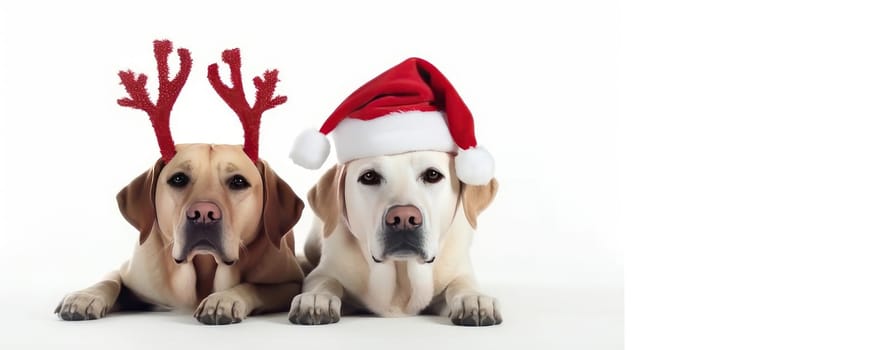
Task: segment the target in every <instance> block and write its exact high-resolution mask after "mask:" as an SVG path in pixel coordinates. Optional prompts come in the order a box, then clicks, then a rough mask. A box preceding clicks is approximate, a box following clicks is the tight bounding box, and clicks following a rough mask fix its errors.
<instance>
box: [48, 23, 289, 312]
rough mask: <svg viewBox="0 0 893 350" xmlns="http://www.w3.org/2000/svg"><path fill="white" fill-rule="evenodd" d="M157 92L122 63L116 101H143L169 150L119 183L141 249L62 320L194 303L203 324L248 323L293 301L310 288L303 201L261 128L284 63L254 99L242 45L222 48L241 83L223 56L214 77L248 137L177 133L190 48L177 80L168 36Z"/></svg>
mask: <svg viewBox="0 0 893 350" xmlns="http://www.w3.org/2000/svg"><path fill="white" fill-rule="evenodd" d="M154 48H155V50H154V52H155V60H156V62H157V67H158V79H159V82H158V90H159V92H158V96H157V100H156V102H152V101H151V100H150V98H149V93H148V91H147V90H146V83H147V80H148V77H147V76H146V75H145V74H140V75H139V76H137V75H136V74H135V73H134V72H133V71H121V72H119V73H118V75H119V77H120V78H121V84H122V85H124V87H125V89H126V90H127V93H128V94H129V97H126V98H121V99H119V100H118V104H119V105H121V106H124V107H131V108H134V109H139V110H143V111H145V112H146V113H147V114H148V115H149V119H150V120H151V121H152V126H153V129H155V136H156V139H157V141H158V146H159V150H160V151H161V158H160V159H159V160H158V161H156V162H155V165H154V166H153V167H152V168H150V169H149V170H148V171H146V172H145V173H143V174H142V175H140V176H138V177H136V179H134V180H133V181H132V182H131V183H130V184H129V185H128V186H126V187H124V189H122V190H121V191H120V192H119V193H118V208H119V209H120V211H121V215H123V216H124V218H125V219H127V221H128V222H129V223H130V224H131V225H133V227H134V228H136V229H137V230H139V232H140V236H139V243H138V244H137V246H136V248H135V249H134V252H133V256H132V258H131V259H130V260H129V261H127V262H125V263H124V264H123V265H122V266H121V268H119V269H118V270H117V271H115V272H112V273H111V274H110V275H109V276H107V277H106V278H105V279H103V280H102V281H100V282H99V283H96V284H94V285H93V286H91V287H89V288H87V289H84V290H81V291H77V292H74V293H71V294H69V295H67V296H65V297H64V298H63V299H62V301H61V302H60V303H59V305H58V306H57V307H56V311H55V312H56V314H58V315H59V317H60V318H62V319H63V320H70V321H77V320H85V319H86V320H92V319H97V318H101V317H103V316H105V315H106V314H107V313H108V312H110V311H114V310H128V309H147V308H153V307H156V306H157V307H163V308H168V309H193V310H195V311H194V313H193V316H194V317H195V318H196V319H198V320H199V321H200V322H202V323H204V324H217V325H219V324H231V323H239V322H241V321H242V320H243V319H245V317H247V316H248V315H249V314H252V313H261V312H272V311H285V310H286V309H287V308H288V307H289V300H290V299H291V298H292V297H293V296H294V295H295V294H297V293H299V292H300V291H301V280H302V279H303V277H304V273H303V271H302V270H301V268H300V266H299V264H300V263H299V261H298V260H297V258H296V256H295V253H294V251H295V248H294V234H293V233H292V231H291V228H292V227H293V226H294V225H295V223H297V222H298V220H299V219H300V218H301V212H302V211H303V209H304V202H303V201H301V199H300V198H298V196H297V195H295V193H294V191H292V189H291V187H289V186H288V184H287V183H285V182H284V181H283V180H282V179H281V178H279V176H278V175H276V173H275V172H273V170H272V169H270V166H269V165H268V164H267V163H266V162H264V161H263V160H261V159H259V158H258V136H259V135H258V134H259V130H260V120H261V117H262V115H263V113H264V111H266V110H268V109H271V108H274V107H276V106H278V105H280V104H282V103H284V102H285V101H286V100H287V98H286V97H285V96H275V95H274V92H275V90H276V83H277V82H278V80H279V78H278V73H279V72H278V70H275V69H274V70H267V71H266V72H264V74H263V78H261V77H260V76H258V77H255V78H254V79H253V82H254V86H255V87H256V88H257V94H256V99H255V103H254V105H253V106H251V105H249V104H248V101H247V100H246V98H245V91H244V88H243V86H242V77H241V74H242V73H241V62H242V60H241V54H240V51H239V49H229V50H225V51H223V54H222V55H221V56H222V58H223V61H224V62H225V63H227V64H228V65H229V66H230V73H231V74H230V77H231V87H228V86H226V85H225V84H224V83H223V81H222V80H221V78H220V73H219V66H218V65H217V64H216V63H214V64H211V65H209V66H208V81H209V82H210V83H211V86H212V87H213V88H214V90H215V91H216V92H217V94H218V95H220V97H221V98H223V100H224V101H225V102H226V103H227V105H229V106H230V108H232V109H233V111H234V112H236V115H237V116H238V117H239V120H240V121H241V123H242V128H243V130H244V131H245V143H244V146H243V145H213V144H180V145H175V144H174V142H173V139H172V138H171V133H170V113H171V109H172V108H173V106H174V102H176V99H177V96H178V95H179V93H180V91H181V90H182V88H183V86H184V84H185V83H186V79H187V77H188V76H189V72H190V71H191V69H192V58H191V54H190V52H189V50H187V49H184V48H180V49H177V54H178V55H179V57H180V70H179V71H178V72H177V74H176V76H175V77H174V78H173V79H170V78H169V67H168V62H167V59H168V56H169V55H170V54H171V53H172V52H173V44H172V43H171V42H170V41H169V40H156V41H155V42H154Z"/></svg>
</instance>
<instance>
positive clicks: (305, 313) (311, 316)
mask: <svg viewBox="0 0 893 350" xmlns="http://www.w3.org/2000/svg"><path fill="white" fill-rule="evenodd" d="M288 320H289V321H291V323H294V324H303V325H317V324H329V323H336V322H338V321H339V320H341V298H339V297H336V296H334V295H332V294H322V293H304V294H298V296H296V297H295V298H294V299H292V300H291V309H290V310H289V312H288Z"/></svg>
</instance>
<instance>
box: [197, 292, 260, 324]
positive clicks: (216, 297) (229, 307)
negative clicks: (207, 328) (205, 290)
mask: <svg viewBox="0 0 893 350" xmlns="http://www.w3.org/2000/svg"><path fill="white" fill-rule="evenodd" d="M247 315H248V312H247V310H246V307H245V302H244V301H243V300H242V299H241V298H239V297H238V296H237V295H235V293H231V292H228V291H223V292H217V293H214V294H211V295H209V296H208V297H207V298H205V300H202V302H201V303H199V304H198V307H197V308H196V309H195V313H193V314H192V316H193V317H195V319H196V320H198V321H199V322H201V323H204V324H210V325H223V324H231V323H239V322H242V319H244V318H245V317H246V316H247Z"/></svg>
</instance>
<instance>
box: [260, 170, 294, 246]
mask: <svg viewBox="0 0 893 350" xmlns="http://www.w3.org/2000/svg"><path fill="white" fill-rule="evenodd" d="M257 170H258V171H260V175H261V177H262V178H263V179H264V213H263V229H264V231H265V232H266V235H267V237H268V238H269V239H270V241H271V242H273V246H275V247H276V248H277V249H278V248H279V242H280V241H282V236H285V234H286V233H288V231H289V230H291V228H292V227H294V226H295V224H297V223H298V220H300V219H301V212H303V211H304V202H303V201H301V199H300V198H298V195H297V194H295V191H292V189H291V187H289V186H288V184H287V183H285V181H282V179H281V178H280V177H279V175H276V173H275V172H273V169H271V168H270V165H269V164H267V162H265V161H263V160H258V162H257Z"/></svg>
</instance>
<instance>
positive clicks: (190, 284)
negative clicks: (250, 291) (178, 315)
mask: <svg viewBox="0 0 893 350" xmlns="http://www.w3.org/2000/svg"><path fill="white" fill-rule="evenodd" d="M238 283H239V281H238V271H237V269H235V268H234V267H232V266H225V265H218V264H217V263H216V262H214V258H212V257H210V256H204V255H199V256H196V257H195V258H194V259H193V261H192V264H185V265H182V266H179V268H177V269H175V270H174V271H173V272H172V273H171V289H170V290H171V293H172V295H171V297H172V299H173V301H174V302H173V303H171V304H173V305H172V306H175V307H178V306H179V307H188V308H192V307H195V306H197V305H198V303H199V302H200V301H201V300H203V299H204V298H206V297H207V296H208V295H210V294H211V293H214V292H218V291H221V290H226V289H229V288H232V287H233V286H235V285H236V284H238Z"/></svg>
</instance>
